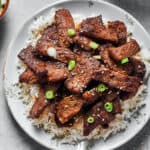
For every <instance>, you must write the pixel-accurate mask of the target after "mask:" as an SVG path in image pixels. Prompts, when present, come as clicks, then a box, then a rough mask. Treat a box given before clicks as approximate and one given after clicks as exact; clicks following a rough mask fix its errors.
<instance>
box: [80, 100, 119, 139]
mask: <svg viewBox="0 0 150 150" xmlns="http://www.w3.org/2000/svg"><path fill="white" fill-rule="evenodd" d="M105 101H107V100H105ZM117 113H121V106H120V102H119V100H118V99H117V100H115V101H113V112H111V113H109V112H107V111H106V110H105V109H104V102H102V101H101V102H98V103H97V104H96V105H95V106H94V107H93V108H92V109H91V110H90V111H89V112H88V113H87V114H86V115H85V118H84V131H83V134H84V136H88V135H89V133H90V132H91V131H92V130H93V129H95V128H96V127H97V126H99V125H101V126H108V125H109V123H110V122H111V121H112V120H114V119H115V114H117ZM89 116H92V117H93V118H94V122H93V123H88V122H87V119H88V117H89Z"/></svg>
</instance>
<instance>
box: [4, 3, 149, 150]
mask: <svg viewBox="0 0 150 150" xmlns="http://www.w3.org/2000/svg"><path fill="white" fill-rule="evenodd" d="M67 2H73V0H58V1H54V2H51V3H50V4H47V5H46V6H44V7H42V8H41V9H38V10H36V11H35V12H34V13H33V15H31V16H30V17H27V19H26V20H25V21H24V22H23V24H22V25H20V27H19V29H18V30H17V32H16V34H15V35H14V37H13V38H12V39H11V42H10V44H9V46H8V48H7V51H6V53H5V59H4V64H3V72H2V73H3V81H2V86H3V93H4V98H5V100H6V101H7V105H8V108H9V111H10V112H11V115H12V116H13V118H14V120H15V121H16V123H17V124H18V126H19V127H20V128H21V129H22V130H23V132H24V133H25V134H27V135H28V136H29V137H30V138H31V139H33V140H34V141H35V142H36V143H38V144H40V145H42V146H43V147H46V148H48V149H54V150H55V148H54V147H50V146H49V147H48V146H47V145H45V144H44V143H42V142H41V141H40V140H38V139H36V138H35V137H34V136H33V135H32V133H30V132H28V131H26V129H24V128H23V127H22V125H21V124H19V122H18V120H17V118H16V116H15V115H14V113H13V111H12V109H11V106H10V102H9V100H8V97H7V92H6V91H7V90H6V87H7V86H6V79H5V74H6V66H7V62H8V56H9V55H10V52H11V47H12V46H13V43H14V42H15V40H16V38H17V37H18V35H19V33H20V32H21V30H22V28H23V27H24V26H26V24H28V22H30V21H31V20H32V19H33V18H34V16H36V15H38V14H39V13H40V12H42V11H44V10H46V9H47V8H49V7H55V5H57V4H61V3H62V4H63V3H67ZM74 2H87V3H90V2H98V3H101V4H105V5H108V6H110V7H112V8H114V9H118V10H119V11H120V12H121V13H124V14H127V15H128V16H129V17H130V18H131V19H132V20H133V21H134V22H135V23H136V24H137V25H138V26H139V27H140V28H141V29H142V31H143V32H144V34H145V35H146V36H147V38H148V39H149V41H150V35H149V33H148V32H147V31H146V29H145V28H144V26H143V25H142V24H141V23H140V22H139V21H138V20H137V19H136V18H135V17H134V16H133V15H132V14H130V13H129V12H128V11H126V10H124V9H123V8H121V7H119V6H117V5H115V4H113V3H111V2H108V1H101V0H76V1H74ZM149 120H150V115H149V116H148V118H147V120H146V121H145V122H144V124H143V125H142V126H141V127H140V128H139V129H138V130H137V132H135V133H134V134H133V135H132V136H131V137H129V138H128V139H127V140H126V141H123V142H119V144H115V145H114V146H113V147H112V148H111V149H116V148H118V147H120V146H123V145H124V144H126V143H127V142H129V141H130V140H131V139H133V138H134V137H135V136H136V135H137V134H139V133H140V131H141V130H142V129H143V128H144V127H145V126H146V124H147V123H148V121H149Z"/></svg>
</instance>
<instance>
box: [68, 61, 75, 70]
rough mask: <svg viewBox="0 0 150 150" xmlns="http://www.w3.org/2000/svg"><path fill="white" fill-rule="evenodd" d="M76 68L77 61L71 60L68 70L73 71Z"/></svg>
mask: <svg viewBox="0 0 150 150" xmlns="http://www.w3.org/2000/svg"><path fill="white" fill-rule="evenodd" d="M75 66H76V61H75V60H70V61H69V63H68V70H69V71H71V70H73V69H74V68H75Z"/></svg>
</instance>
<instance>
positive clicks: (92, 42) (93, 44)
mask: <svg viewBox="0 0 150 150" xmlns="http://www.w3.org/2000/svg"><path fill="white" fill-rule="evenodd" d="M89 46H90V47H91V48H92V49H97V48H98V47H99V44H97V43H96V42H94V41H91V42H90V43H89Z"/></svg>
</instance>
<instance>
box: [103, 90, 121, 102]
mask: <svg viewBox="0 0 150 150" xmlns="http://www.w3.org/2000/svg"><path fill="white" fill-rule="evenodd" d="M119 93H120V92H119V90H117V89H109V90H107V91H106V92H105V93H104V95H103V99H104V100H107V101H113V100H114V99H116V98H117V97H118V95H119Z"/></svg>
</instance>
